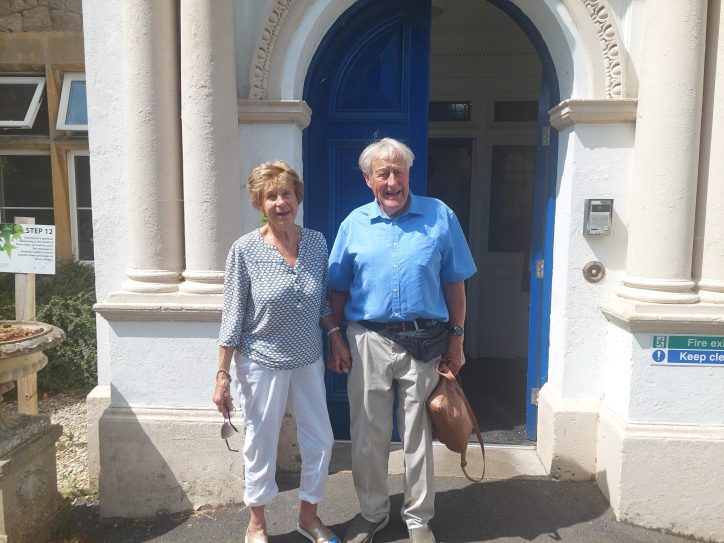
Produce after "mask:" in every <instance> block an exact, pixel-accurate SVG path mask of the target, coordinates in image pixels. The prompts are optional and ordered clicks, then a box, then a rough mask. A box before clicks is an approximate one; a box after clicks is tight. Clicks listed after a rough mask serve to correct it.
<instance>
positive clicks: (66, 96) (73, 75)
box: [55, 72, 88, 132]
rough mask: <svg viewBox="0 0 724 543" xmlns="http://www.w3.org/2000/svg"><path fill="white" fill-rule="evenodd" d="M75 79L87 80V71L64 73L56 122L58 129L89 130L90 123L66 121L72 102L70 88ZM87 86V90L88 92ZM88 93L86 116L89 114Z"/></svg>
mask: <svg viewBox="0 0 724 543" xmlns="http://www.w3.org/2000/svg"><path fill="white" fill-rule="evenodd" d="M74 81H84V82H85V81H86V78H85V72H65V73H64V74H63V86H62V87H61V89H60V99H59V101H58V120H57V121H56V123H55V128H56V129H57V130H76V131H84V132H87V131H88V124H87V123H86V124H67V123H66V122H65V120H66V117H67V116H68V104H69V102H70V89H71V86H72V84H73V82H74ZM87 88H88V87H87V86H86V92H87ZM87 108H88V103H87V94H86V116H87V113H88V112H87Z"/></svg>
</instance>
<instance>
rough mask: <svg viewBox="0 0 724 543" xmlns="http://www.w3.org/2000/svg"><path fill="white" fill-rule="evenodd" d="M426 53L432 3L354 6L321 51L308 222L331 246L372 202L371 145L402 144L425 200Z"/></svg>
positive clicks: (408, 0)
mask: <svg viewBox="0 0 724 543" xmlns="http://www.w3.org/2000/svg"><path fill="white" fill-rule="evenodd" d="M429 50H430V2H429V0H395V1H384V2H380V1H363V2H357V3H356V4H354V6H352V7H351V8H350V9H349V10H347V12H345V13H344V14H343V15H342V17H340V18H339V19H338V20H337V22H336V23H335V24H334V26H333V27H332V28H331V29H330V30H329V32H328V33H327V36H326V37H325V39H324V40H323V41H322V43H321V44H320V46H319V48H318V50H317V54H316V56H315V57H314V59H313V61H312V64H311V66H310V70H309V72H308V75H307V80H306V82H305V89H304V99H305V101H306V102H307V103H308V104H309V106H310V107H311V109H312V121H311V124H310V125H309V127H308V128H307V130H306V131H305V134H304V179H305V192H306V195H307V196H308V197H306V198H305V200H304V222H305V224H306V226H308V227H310V228H313V229H315V230H319V231H321V232H323V233H324V234H325V236H326V238H327V242H328V243H329V244H330V246H331V244H332V243H333V241H334V237H335V235H336V233H337V229H338V227H339V224H340V223H341V222H342V220H343V219H344V218H345V217H346V216H347V214H348V213H349V212H350V211H352V210H353V209H355V208H356V207H358V206H360V205H362V204H364V203H366V202H369V201H371V199H372V193H371V192H370V190H369V189H368V188H367V186H366V185H365V183H364V179H363V178H362V174H361V172H360V171H359V169H358V167H357V158H358V157H359V154H360V152H361V151H362V149H363V148H364V147H365V146H366V145H367V144H368V143H370V142H371V141H373V140H375V139H378V138H380V137H385V136H390V137H394V138H398V139H400V140H402V141H405V142H406V143H407V144H408V145H409V146H410V147H411V148H412V150H413V152H414V153H415V155H416V158H415V164H414V166H413V168H412V170H411V172H410V173H411V178H410V184H411V188H412V191H413V192H415V193H418V194H425V179H426V166H427V124H428V123H427V121H428V87H429V58H430V55H429ZM326 380H327V402H328V405H329V414H330V418H331V419H332V426H333V428H334V433H335V436H336V437H337V438H338V439H349V407H348V404H347V380H346V376H344V375H336V374H332V373H331V372H327V378H326Z"/></svg>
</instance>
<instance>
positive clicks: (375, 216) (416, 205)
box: [367, 192, 423, 222]
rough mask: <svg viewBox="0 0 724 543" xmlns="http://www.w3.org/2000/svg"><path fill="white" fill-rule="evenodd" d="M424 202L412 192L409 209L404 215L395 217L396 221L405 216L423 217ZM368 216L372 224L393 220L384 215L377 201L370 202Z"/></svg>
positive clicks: (408, 204) (408, 202)
mask: <svg viewBox="0 0 724 543" xmlns="http://www.w3.org/2000/svg"><path fill="white" fill-rule="evenodd" d="M422 207H423V206H422V200H420V198H418V197H417V196H415V195H414V194H412V192H410V195H409V197H408V200H407V209H405V211H404V212H403V213H402V215H399V216H397V217H395V219H399V218H401V217H404V216H405V215H408V214H410V215H422V214H423V209H422ZM367 216H368V217H369V219H370V222H376V221H379V220H387V221H389V220H393V219H390V217H388V216H387V215H385V214H384V213H382V209H381V208H380V204H378V203H377V200H374V201H372V202H370V204H369V207H368V208H367Z"/></svg>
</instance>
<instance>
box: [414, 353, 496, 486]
mask: <svg viewBox="0 0 724 543" xmlns="http://www.w3.org/2000/svg"><path fill="white" fill-rule="evenodd" d="M437 372H438V373H439V374H440V381H439V382H438V384H437V385H436V386H435V389H434V390H433V391H432V393H431V394H430V397H429V398H428V399H427V412H428V413H429V414H430V419H431V420H432V428H433V430H434V433H435V436H436V437H437V439H438V440H440V443H444V444H445V446H446V447H447V448H448V449H450V450H451V451H453V452H457V453H460V467H461V468H462V470H463V473H464V474H465V477H467V478H468V479H470V480H471V481H473V482H474V483H479V482H480V481H482V480H483V477H484V476H485V446H484V445H483V436H482V434H481V433H480V427H479V426H478V421H477V419H476V418H475V414H474V413H473V410H472V409H471V408H470V404H469V403H468V399H467V398H466V397H465V393H464V392H463V389H462V387H461V386H460V382H459V379H458V378H456V377H455V376H454V375H453V374H452V372H451V371H450V370H447V369H446V370H445V371H441V370H440V368H439V367H438V368H437ZM473 432H475V434H476V435H477V437H478V442H479V443H480V450H481V451H482V452H483V474H482V475H481V476H480V479H473V478H472V477H470V475H468V472H467V471H466V470H465V466H466V465H467V461H466V460H465V453H466V452H467V450H468V444H469V443H470V436H471V435H472V434H473Z"/></svg>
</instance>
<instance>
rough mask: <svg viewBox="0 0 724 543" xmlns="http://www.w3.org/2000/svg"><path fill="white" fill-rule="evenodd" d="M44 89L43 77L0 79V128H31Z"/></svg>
mask: <svg viewBox="0 0 724 543" xmlns="http://www.w3.org/2000/svg"><path fill="white" fill-rule="evenodd" d="M44 89H45V78H44V77H0V128H32V127H33V123H34V122H35V117H36V115H37V114H38V109H39V108H40V102H41V99H42V97H43V90H44Z"/></svg>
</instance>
